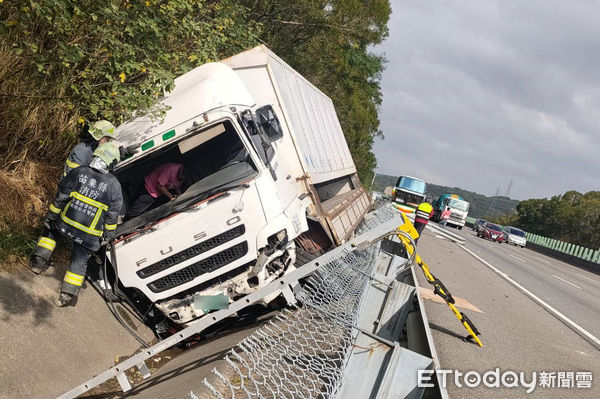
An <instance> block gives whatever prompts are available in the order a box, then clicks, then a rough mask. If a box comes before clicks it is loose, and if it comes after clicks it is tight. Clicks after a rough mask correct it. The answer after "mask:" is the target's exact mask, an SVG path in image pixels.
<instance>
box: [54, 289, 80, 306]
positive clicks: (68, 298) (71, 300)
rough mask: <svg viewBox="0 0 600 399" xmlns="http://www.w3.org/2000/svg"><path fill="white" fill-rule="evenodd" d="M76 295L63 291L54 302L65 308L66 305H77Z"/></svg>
mask: <svg viewBox="0 0 600 399" xmlns="http://www.w3.org/2000/svg"><path fill="white" fill-rule="evenodd" d="M76 298H77V297H76V296H75V295H71V294H67V293H66V292H61V293H60V295H59V296H58V298H56V300H55V301H54V304H55V305H56V306H58V307H59V308H64V307H66V306H75V303H76Z"/></svg>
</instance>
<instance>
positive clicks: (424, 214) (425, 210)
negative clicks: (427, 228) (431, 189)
mask: <svg viewBox="0 0 600 399" xmlns="http://www.w3.org/2000/svg"><path fill="white" fill-rule="evenodd" d="M432 212H433V207H432V206H431V204H429V203H427V202H421V203H420V204H419V206H418V207H417V211H416V212H415V222H419V223H423V224H427V222H429V217H430V216H431V213H432Z"/></svg>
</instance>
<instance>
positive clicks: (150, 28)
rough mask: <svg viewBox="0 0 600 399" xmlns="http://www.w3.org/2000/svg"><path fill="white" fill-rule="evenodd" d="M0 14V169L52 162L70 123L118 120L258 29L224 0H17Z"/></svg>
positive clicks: (244, 43)
mask: <svg viewBox="0 0 600 399" xmlns="http://www.w3.org/2000/svg"><path fill="white" fill-rule="evenodd" d="M0 21H1V23H0V101H1V107H0V129H1V130H2V131H3V132H10V134H8V135H7V134H5V135H4V137H5V139H4V140H2V142H0V159H1V161H0V168H5V167H7V166H8V165H11V164H13V163H15V162H18V161H19V160H22V159H24V158H25V156H27V157H28V158H29V159H36V160H40V161H47V162H50V163H57V162H62V159H63V155H64V153H65V152H66V150H67V149H68V147H70V145H71V144H72V140H73V136H74V135H73V133H74V132H75V131H77V124H78V123H81V122H83V121H86V120H94V119H103V118H105V119H109V120H111V121H114V122H116V123H119V122H121V121H123V120H124V119H126V118H128V117H129V116H130V115H131V114H132V112H133V111H134V110H138V109H144V108H149V107H150V106H151V105H152V104H154V103H155V102H156V99H157V98H158V97H160V96H161V95H162V94H163V92H164V91H165V90H169V89H170V88H171V87H172V85H173V79H174V77H175V76H177V75H180V74H182V73H184V72H186V71H188V70H190V69H191V68H194V67H195V66H198V65H200V64H203V63H205V62H208V61H214V60H218V59H220V58H223V57H227V56H229V55H232V54H235V53H237V52H239V51H241V50H244V49H246V48H249V47H252V46H254V45H255V44H257V35H258V33H259V26H258V24H256V23H255V22H253V21H252V20H251V19H248V11H247V10H246V8H244V7H243V5H240V4H239V3H238V2H235V1H233V0H221V1H216V0H199V1H194V0H164V1H159V0H147V1H124V0H104V1H96V0H80V1H76V2H73V1H68V0H44V1H41V0H21V1H10V2H4V3H3V4H2V5H1V7H0ZM57 155H60V156H57Z"/></svg>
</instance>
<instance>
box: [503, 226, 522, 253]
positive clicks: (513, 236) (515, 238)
mask: <svg viewBox="0 0 600 399" xmlns="http://www.w3.org/2000/svg"><path fill="white" fill-rule="evenodd" d="M502 230H503V231H504V238H505V241H506V243H508V244H513V245H519V246H520V247H521V248H525V245H526V244H527V238H526V237H525V232H524V231H523V230H521V229H517V228H516V227H512V226H504V228H503V229H502Z"/></svg>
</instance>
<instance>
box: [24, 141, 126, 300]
mask: <svg viewBox="0 0 600 399" xmlns="http://www.w3.org/2000/svg"><path fill="white" fill-rule="evenodd" d="M119 159H120V157H119V149H118V147H117V145H116V143H115V142H105V143H102V144H100V145H99V146H98V148H97V149H96V150H95V151H94V153H93V156H92V160H91V162H90V165H89V166H80V167H78V168H75V169H73V170H72V171H70V172H69V173H68V174H67V176H65V177H64V178H63V179H62V180H61V182H60V183H59V185H58V193H57V195H56V198H54V201H53V202H52V203H51V204H50V209H49V210H48V213H47V214H46V220H45V221H44V231H43V233H42V236H41V237H40V239H39V241H38V243H37V246H36V248H35V250H34V251H33V253H32V254H31V256H30V266H31V270H32V271H33V272H34V273H36V274H40V273H42V272H43V271H44V270H46V269H47V268H48V261H49V259H50V256H51V255H52V252H53V251H54V248H55V247H56V238H57V236H58V235H62V236H64V237H66V238H68V239H70V240H72V241H73V251H72V252H71V264H70V267H69V270H68V271H67V272H66V274H65V277H64V279H63V283H62V288H61V291H60V295H59V297H58V299H57V300H56V302H55V304H56V305H57V306H59V307H63V306H68V305H73V306H75V303H76V298H77V294H78V293H79V289H80V288H81V285H82V284H83V280H84V278H85V272H86V269H87V262H88V259H89V258H90V256H91V255H92V253H94V252H96V251H97V250H98V249H100V247H101V246H102V245H103V244H106V243H107V242H108V241H110V240H111V239H112V238H114V235H115V233H116V229H117V218H118V215H119V212H120V210H121V208H122V207H123V195H122V192H121V184H120V183H119V181H118V180H117V178H116V177H115V176H113V175H112V174H111V173H110V172H109V171H110V170H111V169H112V168H113V167H114V166H115V165H116V163H117V162H119Z"/></svg>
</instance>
